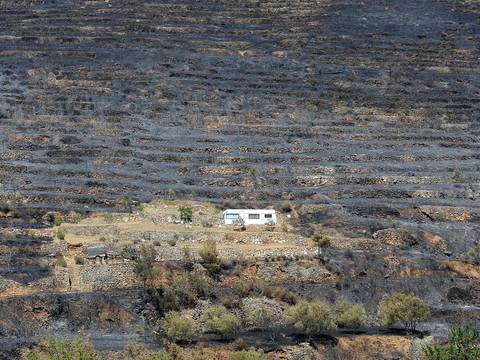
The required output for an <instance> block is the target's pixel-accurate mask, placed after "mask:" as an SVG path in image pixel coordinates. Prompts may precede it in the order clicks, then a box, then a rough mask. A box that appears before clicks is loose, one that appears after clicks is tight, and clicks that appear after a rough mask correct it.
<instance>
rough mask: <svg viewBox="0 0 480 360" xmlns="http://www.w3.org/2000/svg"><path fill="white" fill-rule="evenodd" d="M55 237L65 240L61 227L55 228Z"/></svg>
mask: <svg viewBox="0 0 480 360" xmlns="http://www.w3.org/2000/svg"><path fill="white" fill-rule="evenodd" d="M57 239H58V240H65V233H64V232H63V231H62V230H61V229H58V230H57Z"/></svg>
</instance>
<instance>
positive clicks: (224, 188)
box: [0, 0, 480, 297]
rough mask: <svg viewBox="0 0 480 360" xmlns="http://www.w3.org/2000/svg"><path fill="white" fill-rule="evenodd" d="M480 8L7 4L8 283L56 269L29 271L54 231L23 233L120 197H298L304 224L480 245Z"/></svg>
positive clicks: (4, 237) (4, 176) (3, 177)
mask: <svg viewBox="0 0 480 360" xmlns="http://www.w3.org/2000/svg"><path fill="white" fill-rule="evenodd" d="M479 16H480V5H479V4H478V2H476V1H466V0H465V1H456V0H448V1H446V0H439V1H434V0H420V1H419V0H403V1H396V2H391V1H378V0H365V1H362V2H359V1H353V0H351V1H349V0H346V1H327V0H325V1H322V0H318V1H313V0H285V1H283V0H278V1H249V0H231V1H137V0H135V1H109V2H108V1H66V0H61V1H31V2H28V1H24V2H22V3H19V2H17V1H13V0H3V1H1V3H0V141H1V142H0V187H1V190H2V197H1V199H0V204H1V205H2V207H1V208H0V227H1V229H2V234H0V239H1V242H2V245H4V247H5V248H8V247H9V246H12V248H15V249H16V247H18V246H19V244H20V246H21V245H22V244H28V249H29V251H31V254H28V252H27V253H21V254H20V253H18V254H17V253H15V252H17V250H14V254H13V255H12V254H10V255H9V257H8V261H9V264H8V266H6V265H5V264H6V261H7V260H6V259H7V256H6V255H5V256H4V255H2V259H1V263H2V264H3V266H2V267H1V275H2V276H3V277H6V278H9V279H11V278H14V279H15V280H16V281H22V279H23V281H25V282H28V281H31V280H32V279H33V278H36V277H39V276H47V275H46V274H47V273H48V272H49V269H48V268H42V267H35V265H25V264H26V262H25V261H24V258H25V257H27V258H28V257H29V256H30V257H31V256H37V255H38V254H36V253H35V246H38V247H40V245H41V244H42V243H45V242H48V241H49V239H29V238H28V236H25V235H24V234H23V235H19V234H17V233H15V231H13V230H12V229H15V228H21V227H23V226H25V225H26V224H28V226H29V227H32V226H44V224H46V223H48V218H45V216H44V215H45V213H47V212H49V211H64V212H66V211H69V210H76V211H86V210H87V209H88V210H89V211H90V210H100V209H109V208H111V207H113V206H115V204H116V201H117V200H118V199H119V198H121V197H123V196H125V195H127V196H130V197H131V198H133V199H137V200H140V201H148V200H149V199H151V198H153V197H155V196H160V197H168V198H175V199H177V198H189V199H203V200H206V199H207V200H211V201H223V200H225V199H233V200H243V201H252V200H255V201H260V202H263V203H264V204H263V205H265V204H266V205H269V204H276V203H278V202H281V201H284V200H290V201H292V202H294V203H296V204H299V205H305V206H308V208H307V207H306V208H305V212H304V221H305V224H308V223H309V222H317V223H318V222H320V223H325V224H327V225H328V226H330V227H336V228H337V229H338V231H339V232H341V233H344V234H346V235H348V236H352V237H359V236H362V237H371V236H372V235H373V234H374V233H375V232H376V231H378V230H381V229H388V228H392V227H397V228H404V229H407V230H408V231H410V232H412V233H413V234H414V235H415V236H417V237H418V239H427V240H428V239H432V238H434V239H435V236H437V235H438V236H440V237H442V238H443V240H444V241H445V242H446V244H447V247H446V248H445V249H447V250H448V251H451V252H452V253H453V256H454V257H456V256H462V254H464V253H465V252H467V251H468V250H469V249H470V248H471V247H472V246H473V245H474V243H475V242H477V241H478V240H479V239H480V225H479V220H480V200H479V198H480V184H479V181H480V145H479V140H480V125H479V124H480V119H479V117H480V48H479V44H480V24H479V20H478V19H479ZM7 200H8V201H7ZM377 239H380V238H378V237H377ZM379 241H380V240H379ZM421 241H423V240H421ZM410 255H411V256H412V259H416V258H418V257H420V258H422V256H423V255H422V254H418V253H415V254H414V255H412V254H410ZM40 256H43V254H41V255H40ZM332 256H333V255H332ZM12 258H13V260H12ZM427 258H428V257H427ZM12 261H13V263H12ZM419 261H420V260H419ZM377 265H378V264H377ZM32 266H33V267H34V268H32ZM379 266H380V265H379ZM384 281H388V280H384ZM445 281H447V280H445ZM392 283H393V282H392ZM365 288H366V287H365ZM362 291H364V289H362ZM422 291H423V290H422ZM424 292H425V293H428V289H427V290H425V291H424ZM364 295H365V296H367V297H368V293H364Z"/></svg>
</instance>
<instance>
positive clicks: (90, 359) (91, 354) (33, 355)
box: [26, 339, 100, 360]
mask: <svg viewBox="0 0 480 360" xmlns="http://www.w3.org/2000/svg"><path fill="white" fill-rule="evenodd" d="M26 358H27V360H100V357H99V356H98V355H97V354H96V353H95V349H94V348H93V345H92V344H91V343H90V342H89V341H86V340H83V339H80V340H67V339H48V340H42V341H40V344H39V346H38V349H36V350H31V351H29V352H28V354H27V356H26Z"/></svg>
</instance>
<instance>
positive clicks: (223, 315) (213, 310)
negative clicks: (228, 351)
mask: <svg viewBox="0 0 480 360" xmlns="http://www.w3.org/2000/svg"><path fill="white" fill-rule="evenodd" d="M202 322H203V323H204V325H205V328H206V329H207V331H210V332H213V333H216V334H220V335H223V336H225V337H228V338H231V337H233V336H234V335H235V334H237V333H238V331H239V330H240V328H241V322H240V320H239V319H238V318H237V317H236V316H235V315H234V314H232V313H230V312H229V311H228V310H227V309H226V308H225V307H224V306H222V305H213V306H211V307H209V308H208V309H207V310H206V311H205V313H204V314H203V316H202Z"/></svg>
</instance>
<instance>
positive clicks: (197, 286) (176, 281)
mask: <svg viewBox="0 0 480 360" xmlns="http://www.w3.org/2000/svg"><path fill="white" fill-rule="evenodd" d="M210 291H211V281H210V279H209V278H208V277H206V276H204V275H201V274H197V273H180V274H174V275H170V276H169V278H168V284H167V285H165V286H164V287H163V293H162V296H161V297H160V299H159V304H158V308H159V309H165V310H167V311H168V310H180V309H182V308H184V307H191V306H194V305H195V304H196V303H197V301H198V299H205V298H207V297H208V296H209V295H210Z"/></svg>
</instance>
